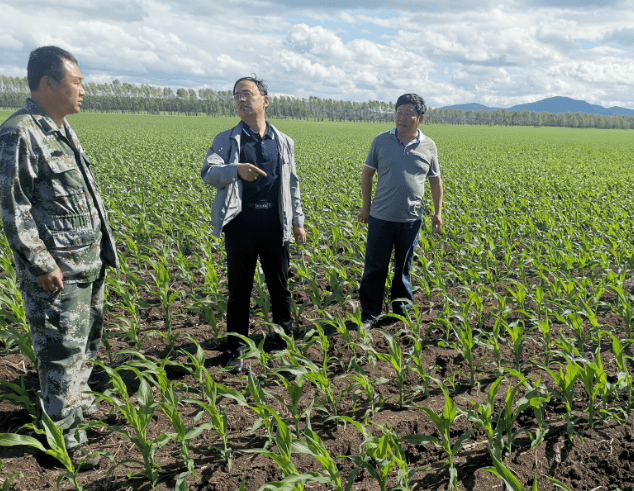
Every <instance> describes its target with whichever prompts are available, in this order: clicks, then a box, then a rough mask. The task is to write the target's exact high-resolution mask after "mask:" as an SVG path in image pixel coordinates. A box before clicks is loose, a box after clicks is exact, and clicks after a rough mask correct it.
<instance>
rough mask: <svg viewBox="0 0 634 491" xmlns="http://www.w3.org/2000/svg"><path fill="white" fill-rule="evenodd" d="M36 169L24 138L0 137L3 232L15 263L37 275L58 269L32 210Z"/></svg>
mask: <svg viewBox="0 0 634 491" xmlns="http://www.w3.org/2000/svg"><path fill="white" fill-rule="evenodd" d="M36 176H37V169H36V168H35V167H34V166H33V165H32V160H31V155H30V151H29V148H28V145H27V141H26V139H24V138H22V137H21V135H20V134H19V133H18V134H15V133H13V134H7V135H3V136H2V138H0V210H1V211H2V221H3V224H4V233H5V235H6V237H7V241H8V242H9V246H10V247H11V249H12V250H13V254H14V255H15V256H16V258H15V260H16V263H19V264H21V265H22V266H25V267H26V268H27V269H28V270H29V271H30V273H31V274H33V275H34V276H36V277H37V276H39V275H42V274H46V273H50V272H52V271H55V270H56V269H59V266H58V265H57V263H56V262H55V259H53V256H52V255H51V254H50V253H49V251H48V249H47V248H46V245H45V244H44V242H43V241H42V239H41V238H40V235H39V233H38V229H37V224H36V223H35V220H34V218H33V215H32V213H31V208H32V206H31V200H30V199H29V194H30V192H31V191H32V190H33V189H34V182H33V181H34V179H35V178H36Z"/></svg>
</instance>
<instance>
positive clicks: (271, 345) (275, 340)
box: [264, 333, 286, 353]
mask: <svg viewBox="0 0 634 491" xmlns="http://www.w3.org/2000/svg"><path fill="white" fill-rule="evenodd" d="M284 348H286V343H285V342H284V341H283V340H282V338H281V337H280V335H279V334H277V333H274V334H273V335H271V336H267V337H266V340H265V341H264V351H265V352H266V353H270V352H271V351H276V350H280V349H284Z"/></svg>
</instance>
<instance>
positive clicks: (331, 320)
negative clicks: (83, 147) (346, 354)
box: [316, 310, 356, 364]
mask: <svg viewBox="0 0 634 491" xmlns="http://www.w3.org/2000/svg"><path fill="white" fill-rule="evenodd" d="M318 312H319V314H320V315H322V316H323V317H322V318H320V319H317V321H316V322H318V323H319V324H320V327H321V324H327V325H329V326H332V327H334V328H335V329H336V330H337V332H338V333H339V334H340V335H341V338H342V339H343V340H344V342H345V343H346V344H345V345H344V348H348V349H349V350H350V351H351V353H352V361H356V349H355V348H356V343H355V341H354V339H352V334H351V333H350V330H349V329H348V326H347V325H346V318H345V317H340V316H337V317H333V316H332V315H330V314H329V313H328V312H325V311H323V310H320V311H318ZM322 334H323V327H322V331H320V334H319V336H320V338H321V335H322ZM322 347H323V346H322ZM352 361H351V362H352ZM341 363H342V364H343V359H342V360H341Z"/></svg>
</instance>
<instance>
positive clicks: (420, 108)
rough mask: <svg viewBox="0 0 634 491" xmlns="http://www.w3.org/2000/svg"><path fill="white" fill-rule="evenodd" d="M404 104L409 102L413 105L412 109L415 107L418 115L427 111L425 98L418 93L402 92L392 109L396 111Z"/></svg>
mask: <svg viewBox="0 0 634 491" xmlns="http://www.w3.org/2000/svg"><path fill="white" fill-rule="evenodd" d="M404 104H411V105H412V106H414V109H416V112H417V113H418V116H419V117H420V116H422V115H423V114H425V113H426V112H427V106H426V105H425V99H423V98H422V97H421V96H419V95H418V94H403V95H402V96H400V97H399V98H398V99H397V100H396V107H395V108H394V110H395V111H397V110H398V107H399V106H402V105H404Z"/></svg>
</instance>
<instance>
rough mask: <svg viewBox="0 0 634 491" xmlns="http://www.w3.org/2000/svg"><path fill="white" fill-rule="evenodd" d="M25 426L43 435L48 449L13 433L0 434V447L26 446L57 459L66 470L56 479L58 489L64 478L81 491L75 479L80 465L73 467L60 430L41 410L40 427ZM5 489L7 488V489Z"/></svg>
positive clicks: (31, 438)
mask: <svg viewBox="0 0 634 491" xmlns="http://www.w3.org/2000/svg"><path fill="white" fill-rule="evenodd" d="M25 426H26V427H28V428H30V429H32V430H33V431H35V433H37V434H38V435H45V436H46V442H47V443H48V446H49V448H46V447H45V446H44V445H42V444H41V443H40V441H39V440H37V439H36V438H33V437H31V436H27V435H18V434H15V433H0V446H3V447H13V446H16V445H27V446H29V447H33V448H37V449H38V450H41V451H42V452H44V453H45V454H47V455H50V456H51V457H53V458H55V459H57V460H58V461H59V462H60V463H61V464H62V465H63V466H64V468H65V469H66V473H65V474H60V476H59V477H58V478H57V486H58V487H59V484H60V482H61V481H62V479H64V478H66V479H68V480H69V481H70V482H71V484H72V485H73V488H74V489H75V490H77V491H83V489H84V488H83V487H82V486H80V485H79V483H78V482H77V477H78V474H79V472H80V470H81V464H79V465H78V466H77V467H75V465H74V464H73V461H72V459H71V457H70V455H69V453H68V450H67V449H66V442H65V441H64V435H63V433H62V430H61V429H60V428H59V427H58V426H57V425H56V424H55V423H54V422H53V420H52V419H51V418H50V417H49V416H48V415H47V414H46V412H45V411H44V410H43V408H42V420H41V427H39V426H36V425H35V424H30V423H29V424H27V425H25ZM95 454H99V455H106V452H95ZM95 454H93V455H95ZM90 457H92V456H89V457H88V458H90ZM3 487H4V486H3ZM6 489H9V488H8V487H7V488H6Z"/></svg>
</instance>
